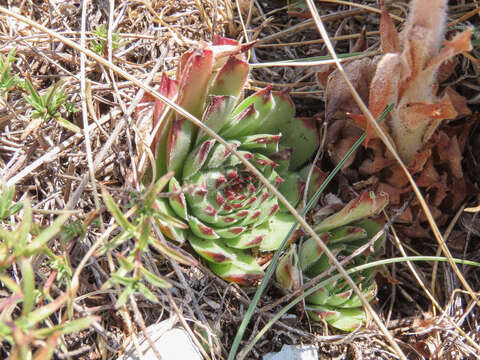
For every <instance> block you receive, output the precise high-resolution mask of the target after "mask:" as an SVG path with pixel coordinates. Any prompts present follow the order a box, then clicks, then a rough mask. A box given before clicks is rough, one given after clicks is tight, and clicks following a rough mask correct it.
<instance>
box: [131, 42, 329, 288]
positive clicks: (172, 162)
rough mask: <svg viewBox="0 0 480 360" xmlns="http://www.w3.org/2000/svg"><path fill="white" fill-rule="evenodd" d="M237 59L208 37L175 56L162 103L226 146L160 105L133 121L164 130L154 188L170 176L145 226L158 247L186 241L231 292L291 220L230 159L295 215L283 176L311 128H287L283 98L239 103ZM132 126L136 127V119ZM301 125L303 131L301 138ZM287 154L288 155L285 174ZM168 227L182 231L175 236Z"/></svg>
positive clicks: (243, 71)
mask: <svg viewBox="0 0 480 360" xmlns="http://www.w3.org/2000/svg"><path fill="white" fill-rule="evenodd" d="M245 49H246V47H245V46H243V45H239V44H238V43H237V42H235V41H233V40H228V39H224V38H221V37H216V38H215V41H214V45H212V46H206V47H204V48H202V49H198V50H192V51H190V52H188V53H186V54H184V55H183V56H182V58H181V62H180V65H179V68H178V69H177V78H176V80H175V81H176V82H175V83H176V84H177V86H176V88H175V91H174V93H175V94H171V93H169V95H168V96H169V97H170V98H171V99H175V101H176V103H177V104H178V105H180V106H182V107H183V108H184V109H185V110H187V111H188V112H190V113H191V114H193V115H195V116H196V117H197V118H198V119H201V120H202V121H203V123H204V124H205V125H207V126H208V127H210V128H211V129H212V130H214V131H216V132H217V133H218V134H219V135H220V136H221V137H222V138H223V139H225V140H226V141H227V143H228V146H226V145H225V144H221V143H220V142H219V141H217V140H215V139H213V138H211V137H210V136H209V135H208V134H207V133H205V132H203V131H198V130H197V129H196V128H195V127H194V126H193V125H192V123H190V122H189V121H187V120H186V119H183V118H182V117H180V116H177V115H175V114H172V113H171V112H169V110H168V109H166V108H165V107H160V105H158V106H157V105H153V104H152V103H149V102H143V103H142V104H141V107H140V108H139V111H138V112H139V113H140V112H142V113H146V112H145V110H148V109H150V112H152V111H153V113H154V115H153V117H154V120H153V121H152V122H153V123H158V121H157V120H155V119H163V121H164V123H163V124H164V126H162V127H161V129H159V130H158V131H159V133H160V134H161V135H160V136H158V138H157V139H156V140H155V141H154V144H152V147H153V148H154V149H157V150H156V151H155V155H156V164H157V169H161V171H160V172H159V173H157V178H158V177H160V176H163V175H164V174H165V173H166V171H167V170H170V171H172V172H174V174H175V175H174V177H172V178H171V179H170V181H169V184H168V186H169V195H170V196H169V198H168V200H165V201H164V200H163V199H159V200H157V201H156V202H155V204H156V205H157V210H158V212H157V213H156V219H155V220H156V221H157V223H158V224H160V225H161V226H160V228H161V230H162V231H163V232H164V234H165V235H167V237H169V238H177V237H179V236H180V237H181V238H182V240H183V239H186V240H188V241H189V243H190V245H191V246H192V248H193V249H194V250H195V252H197V253H198V254H199V255H200V256H201V257H203V258H204V259H205V260H206V261H207V264H208V266H209V267H210V268H211V269H212V270H213V271H214V272H215V273H216V274H218V275H219V276H220V277H222V278H223V279H225V280H228V281H235V282H238V283H241V284H247V283H251V282H254V281H256V280H258V279H259V278H261V277H262V276H263V270H262V269H261V267H260V266H259V265H258V264H257V262H256V258H257V257H258V255H259V254H260V253H259V251H260V252H264V251H273V250H276V249H278V247H279V246H280V244H281V243H282V240H283V239H284V238H285V236H286V234H287V233H288V232H289V230H290V229H291V227H292V226H293V224H294V223H295V220H294V218H293V216H292V215H290V214H287V213H285V212H283V209H282V208H280V205H279V201H278V199H277V198H276V197H275V196H273V195H272V194H271V193H270V192H269V191H268V189H267V187H266V186H265V185H264V184H263V183H262V182H261V181H260V180H259V179H258V178H257V176H256V175H254V173H253V172H251V171H250V170H249V169H248V167H247V166H245V164H244V163H243V162H242V161H241V160H240V159H239V158H238V157H237V156H235V155H234V154H233V152H234V151H237V152H238V153H240V154H241V155H242V156H243V157H244V158H245V159H247V160H248V161H249V162H250V163H251V164H252V165H253V166H254V167H255V168H256V169H258V171H260V173H262V175H263V176H264V177H265V178H266V179H267V180H268V181H269V182H270V183H271V184H272V185H273V186H275V187H276V188H278V189H280V191H282V193H283V194H284V195H286V196H287V199H288V200H289V201H290V202H291V203H292V204H293V205H296V204H297V203H298V201H299V200H300V199H301V196H302V192H303V190H304V181H303V180H302V179H301V177H300V176H299V174H296V173H293V170H297V168H298V167H299V165H300V164H301V163H305V162H306V161H308V159H309V158H310V157H312V155H313V153H314V152H315V150H316V149H317V147H318V145H319V138H318V132H317V131H316V123H315V122H312V121H311V122H310V123H309V122H308V121H304V120H302V119H295V117H294V115H295V108H294V105H293V102H292V101H291V99H290V97H289V96H288V94H287V93H285V92H282V93H277V92H273V91H272V87H271V86H268V87H267V88H265V89H263V90H260V91H258V92H256V93H254V94H253V95H251V96H248V97H246V98H245V99H243V100H242V101H240V102H239V99H240V97H241V93H242V90H243V88H244V86H245V83H246V81H247V77H248V72H249V65H248V63H247V62H246V61H245V59H244V55H243V51H244V50H245ZM173 81H174V80H168V78H166V77H165V76H163V77H162V84H164V85H165V86H164V87H163V88H162V85H160V89H159V91H160V92H162V93H163V94H166V93H167V86H166V85H168V84H169V83H173ZM169 89H170V88H169ZM171 89H173V87H172V88H171ZM238 102H239V103H238ZM158 109H161V111H158ZM156 110H157V112H156V113H155V111H156ZM139 121H142V123H143V122H145V121H146V119H145V118H144V117H139ZM147 122H148V121H147ZM307 123H308V124H310V125H311V128H309V129H306V128H305V126H304V125H305V124H307ZM297 127H298V129H297ZM297 136H302V139H301V142H302V145H301V149H300V150H297V149H296V141H294V140H295V139H294V138H295V137H297ZM232 149H233V150H234V151H232ZM292 153H293V154H296V155H295V157H296V160H295V164H293V165H292V164H291V161H290V160H291V154H292ZM300 154H301V155H300ZM148 180H149V179H148V176H147V175H146V176H145V182H147V181H148ZM282 183H284V184H285V185H283V186H282ZM173 218H176V219H177V220H178V221H180V222H181V223H182V224H185V225H187V226H186V228H183V227H179V226H175V225H174V223H173V221H172V220H173ZM168 219H170V220H168ZM179 233H180V234H179Z"/></svg>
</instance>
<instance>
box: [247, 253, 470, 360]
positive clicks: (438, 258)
mask: <svg viewBox="0 0 480 360" xmlns="http://www.w3.org/2000/svg"><path fill="white" fill-rule="evenodd" d="M453 260H454V261H455V263H457V264H463V265H470V266H477V267H480V263H478V262H475V261H469V260H462V259H453ZM404 261H441V262H449V261H450V260H449V259H447V258H444V257H441V256H408V257H399V258H392V259H384V260H378V261H373V262H371V263H368V264H363V265H360V266H356V267H354V268H351V269H348V270H346V272H347V273H348V274H353V273H356V272H359V271H363V270H366V269H371V268H374V267H376V266H382V265H389V264H394V263H400V262H404ZM340 279H342V275H341V274H336V275H333V276H330V277H328V279H325V280H324V281H321V282H319V283H318V284H316V285H315V286H313V287H311V288H310V289H308V290H307V291H305V292H304V293H303V294H302V295H300V296H298V297H297V298H295V299H294V300H292V301H291V302H290V303H289V304H288V305H286V306H285V307H284V308H283V309H282V310H280V311H279V312H278V313H277V314H276V315H275V316H274V317H272V319H270V321H269V322H268V323H267V324H266V325H265V326H264V327H263V328H262V329H261V330H260V331H259V332H258V334H257V335H256V336H255V338H253V340H252V341H251V342H250V343H249V344H248V345H247V347H245V349H243V350H242V353H241V354H239V356H238V360H242V359H244V358H245V356H246V355H247V354H248V352H249V351H250V350H251V349H252V348H253V346H254V345H255V344H256V343H257V342H258V340H260V338H261V337H262V336H263V335H264V334H265V333H266V332H267V331H268V329H270V328H271V327H272V325H273V324H274V323H275V322H276V321H277V320H279V319H280V318H281V317H282V316H283V315H284V314H285V313H286V312H287V311H288V310H290V309H291V308H292V307H294V306H295V305H297V304H298V303H299V302H300V301H302V300H303V299H305V298H306V297H307V296H309V295H311V294H313V293H314V292H315V291H317V290H318V289H320V288H321V287H324V286H325V285H326V284H327V283H328V282H330V281H335V280H340Z"/></svg>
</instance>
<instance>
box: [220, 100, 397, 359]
mask: <svg viewBox="0 0 480 360" xmlns="http://www.w3.org/2000/svg"><path fill="white" fill-rule="evenodd" d="M392 109H393V105H390V106H388V107H387V108H386V109H385V110H384V111H383V113H382V114H381V115H380V117H379V119H378V121H379V122H381V121H382V120H383V119H385V117H386V116H387V115H388V113H389V112H390V111H391V110H392ZM366 137H367V134H366V133H364V134H363V135H362V136H361V137H360V138H359V139H358V140H357V141H356V142H355V144H353V146H352V147H351V149H350V150H349V151H348V152H347V154H345V156H344V157H343V158H342V160H341V161H340V162H339V163H338V165H337V166H335V168H334V169H333V171H332V172H331V173H330V174H329V175H328V177H327V178H326V179H325V181H324V182H323V183H322V185H321V186H320V188H319V189H318V190H317V192H316V193H315V195H314V196H313V197H312V198H311V199H310V201H309V202H308V204H307V206H306V207H305V209H304V210H303V211H302V212H301V215H302V216H305V214H306V213H307V211H308V210H310V208H311V207H312V205H313V204H314V203H315V201H316V200H317V199H318V197H319V196H320V194H321V193H322V192H323V190H325V188H326V187H327V185H328V184H329V183H330V181H332V179H333V178H334V176H335V175H336V174H337V173H338V172H339V171H340V169H341V168H342V166H343V164H344V163H345V161H347V159H348V158H349V157H350V156H351V155H352V154H353V152H354V151H355V150H356V149H357V148H358V147H359V146H360V145H361V144H362V142H363V141H364V140H365V139H366ZM297 226H298V222H295V225H293V226H292V228H291V229H290V231H289V233H288V234H287V236H286V237H285V239H283V241H282V244H281V245H280V248H279V249H278V250H277V251H276V252H275V255H274V257H273V259H272V262H271V263H270V265H269V266H268V268H267V271H266V272H265V276H264V277H263V279H262V282H261V283H260V285H259V287H258V289H257V291H256V292H255V295H254V296H253V299H252V302H251V303H250V306H249V307H248V310H247V313H246V314H245V317H244V318H243V320H242V323H241V324H240V326H239V328H238V330H237V334H236V335H235V339H234V340H233V344H232V348H231V349H230V353H229V355H228V360H234V359H235V356H236V354H237V351H238V346H239V345H240V341H241V340H242V338H243V335H244V333H245V330H246V329H247V325H248V323H249V322H250V319H251V318H252V316H253V314H254V313H255V309H256V307H257V304H258V302H259V300H260V296H261V295H262V293H263V291H264V290H265V288H266V287H267V284H268V281H269V280H270V278H271V277H272V275H273V273H274V271H275V267H276V266H277V263H278V259H279V258H280V254H281V253H282V251H283V250H284V249H285V246H286V244H287V240H288V239H289V238H290V237H291V235H292V233H293V231H294V230H295V228H296V227H297Z"/></svg>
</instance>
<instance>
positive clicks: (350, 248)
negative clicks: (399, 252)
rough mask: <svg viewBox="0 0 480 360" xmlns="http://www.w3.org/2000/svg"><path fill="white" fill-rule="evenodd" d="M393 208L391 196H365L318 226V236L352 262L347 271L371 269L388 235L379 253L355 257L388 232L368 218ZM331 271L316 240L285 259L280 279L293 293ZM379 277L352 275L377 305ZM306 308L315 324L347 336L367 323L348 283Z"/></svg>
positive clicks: (329, 286)
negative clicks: (323, 323) (364, 266)
mask: <svg viewBox="0 0 480 360" xmlns="http://www.w3.org/2000/svg"><path fill="white" fill-rule="evenodd" d="M387 203H388V196H387V195H386V194H385V193H381V194H380V195H377V196H375V195H374V194H373V193H368V192H364V193H362V194H360V196H359V197H358V198H356V199H354V200H352V201H351V202H349V203H348V204H347V205H346V206H345V207H344V208H343V209H342V210H340V211H339V212H337V213H335V214H334V215H331V216H330V217H328V218H326V219H324V220H323V221H322V222H321V223H320V224H318V225H316V226H315V227H314V229H315V232H316V233H318V234H319V237H320V239H321V240H322V241H323V242H324V243H325V244H326V245H327V246H328V248H329V249H330V250H331V251H332V253H333V254H334V255H336V256H337V258H338V259H339V260H344V259H345V258H346V257H351V259H350V260H349V261H348V262H347V264H345V265H344V267H345V268H352V267H355V266H359V265H362V264H365V263H368V261H371V260H372V258H373V257H374V256H375V255H376V253H377V250H378V249H379V248H380V246H381V244H382V241H383V238H384V236H383V235H382V236H380V237H379V238H378V239H376V240H375V241H374V242H373V244H372V247H371V248H373V251H371V249H370V248H369V249H366V251H364V252H361V253H360V254H359V255H357V256H352V254H354V252H355V251H356V250H358V249H359V248H360V247H362V246H364V245H366V244H367V243H368V242H370V241H371V239H372V238H373V237H374V236H375V235H376V234H377V233H378V232H379V231H380V230H381V229H382V226H381V225H380V224H379V223H378V222H376V221H374V220H370V219H367V217H368V216H371V215H374V214H376V213H378V212H380V211H381V210H382V209H383V208H384V207H385V206H386V205H387ZM331 265H332V264H331V262H330V260H329V258H328V257H327V255H326V254H325V253H324V252H323V251H322V249H321V248H320V247H319V246H318V244H317V242H316V241H315V239H313V238H309V239H307V240H306V241H304V242H303V243H302V245H301V247H300V250H299V251H298V253H297V251H296V249H295V248H291V249H290V250H289V251H288V252H287V253H286V254H285V255H284V256H283V257H282V258H281V259H280V261H279V265H278V267H277V269H276V278H277V281H278V282H279V283H280V285H281V286H282V287H283V288H284V289H285V290H287V291H293V290H296V289H297V288H298V287H299V286H300V284H301V282H302V281H303V282H307V281H308V280H310V279H312V278H314V277H316V276H317V275H320V274H321V273H323V272H324V271H326V270H328V269H329V268H330V266H331ZM374 275H375V273H374V270H373V269H366V270H363V271H360V272H355V273H352V274H351V275H350V276H351V278H352V280H353V281H354V282H355V283H356V284H357V286H358V287H359V289H360V290H361V291H362V293H363V295H364V296H365V298H366V299H367V301H370V300H372V299H373V298H374V297H375V295H376V293H377V284H376V282H375V278H374ZM302 277H303V279H302ZM323 280H324V279H321V280H319V281H323ZM305 302H306V309H307V312H308V314H309V315H310V317H311V318H312V319H313V320H316V321H326V322H327V323H328V324H330V325H331V326H333V327H335V328H337V329H340V330H343V331H352V330H355V329H356V328H358V327H359V326H361V325H362V324H363V323H364V322H365V321H366V314H365V312H364V310H363V308H362V302H361V300H360V298H359V297H358V295H357V294H356V293H355V292H354V291H353V289H352V288H351V287H350V285H349V284H348V283H347V282H346V281H345V279H338V280H329V281H327V282H326V284H325V285H324V286H323V287H321V288H319V289H318V290H317V291H315V292H314V293H313V294H311V295H310V296H308V297H306V299H305Z"/></svg>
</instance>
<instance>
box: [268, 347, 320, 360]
mask: <svg viewBox="0 0 480 360" xmlns="http://www.w3.org/2000/svg"><path fill="white" fill-rule="evenodd" d="M317 359H318V352H317V348H316V347H315V346H314V345H283V346H282V350H280V352H277V353H268V354H266V355H265V356H264V357H263V360H317Z"/></svg>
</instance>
